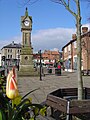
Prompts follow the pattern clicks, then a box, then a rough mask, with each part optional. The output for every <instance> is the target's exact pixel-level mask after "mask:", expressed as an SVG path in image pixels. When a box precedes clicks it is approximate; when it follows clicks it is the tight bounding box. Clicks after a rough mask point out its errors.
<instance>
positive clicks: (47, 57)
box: [34, 50, 61, 66]
mask: <svg viewBox="0 0 90 120" xmlns="http://www.w3.org/2000/svg"><path fill="white" fill-rule="evenodd" d="M60 58H61V53H60V52H59V51H50V50H45V51H44V52H42V63H43V64H44V65H49V64H51V65H52V66H53V65H54V63H55V62H56V61H58V60H60ZM34 61H35V62H36V63H39V62H40V56H39V54H34Z"/></svg>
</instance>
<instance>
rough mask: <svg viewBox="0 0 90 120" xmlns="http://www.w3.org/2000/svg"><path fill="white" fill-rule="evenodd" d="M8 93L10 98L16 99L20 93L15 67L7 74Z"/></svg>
mask: <svg viewBox="0 0 90 120" xmlns="http://www.w3.org/2000/svg"><path fill="white" fill-rule="evenodd" d="M6 95H7V97H8V98H10V99H14V98H16V97H17V96H18V95H19V91H18V88H17V80H16V73H15V68H14V67H13V69H12V70H11V71H9V74H8V76H7V82H6Z"/></svg>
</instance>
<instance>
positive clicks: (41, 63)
mask: <svg viewBox="0 0 90 120" xmlns="http://www.w3.org/2000/svg"><path fill="white" fill-rule="evenodd" d="M38 53H39V55H40V80H42V63H41V59H42V53H41V50H39V52H38Z"/></svg>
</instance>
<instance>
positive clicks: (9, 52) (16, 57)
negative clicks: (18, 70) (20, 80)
mask: <svg viewBox="0 0 90 120" xmlns="http://www.w3.org/2000/svg"><path fill="white" fill-rule="evenodd" d="M20 53H21V44H16V43H14V41H13V42H12V43H11V44H9V45H6V46H4V47H3V48H2V49H1V57H3V56H5V61H2V66H4V65H8V66H13V65H16V66H17V65H19V61H20Z"/></svg>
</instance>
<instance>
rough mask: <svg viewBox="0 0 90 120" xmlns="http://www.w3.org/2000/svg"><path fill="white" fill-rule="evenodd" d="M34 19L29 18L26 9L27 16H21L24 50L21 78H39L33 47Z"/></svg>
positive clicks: (21, 59) (20, 70) (20, 71)
mask: <svg viewBox="0 0 90 120" xmlns="http://www.w3.org/2000/svg"><path fill="white" fill-rule="evenodd" d="M31 31H32V17H31V16H28V10H27V8H26V11H25V16H21V32H22V48H21V54H20V67H19V72H18V75H19V76H37V75H38V72H37V71H35V69H34V64H33V48H32V45H31Z"/></svg>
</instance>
